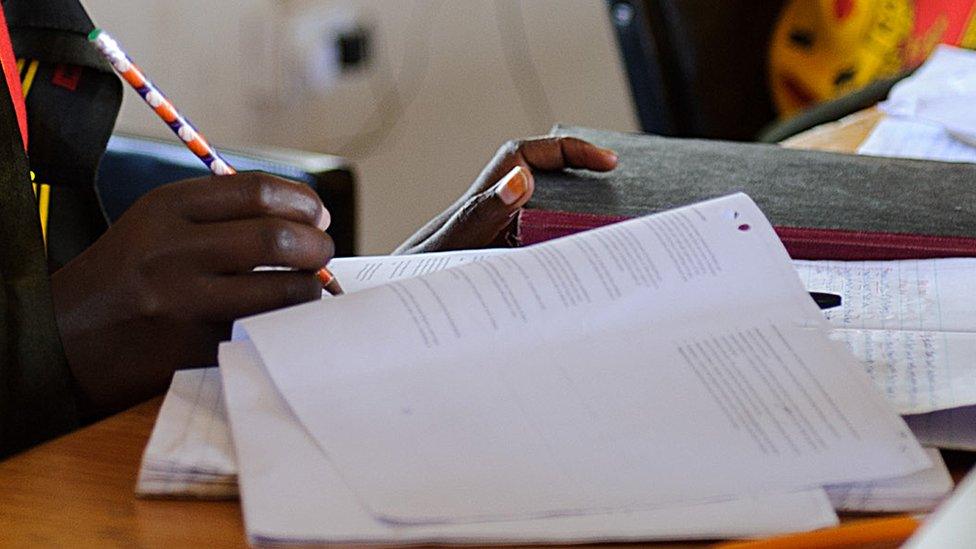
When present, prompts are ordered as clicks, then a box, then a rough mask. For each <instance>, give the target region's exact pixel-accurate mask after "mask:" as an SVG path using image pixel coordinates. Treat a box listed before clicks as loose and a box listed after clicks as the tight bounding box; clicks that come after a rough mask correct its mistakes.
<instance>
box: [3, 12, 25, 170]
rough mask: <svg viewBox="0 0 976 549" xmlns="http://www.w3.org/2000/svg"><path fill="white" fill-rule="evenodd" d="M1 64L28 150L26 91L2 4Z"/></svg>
mask: <svg viewBox="0 0 976 549" xmlns="http://www.w3.org/2000/svg"><path fill="white" fill-rule="evenodd" d="M0 64H2V65H3V75H4V77H6V79H7V88H8V89H9V90H10V98H11V99H12V100H13V102H14V111H16V112H17V124H18V125H20V137H21V139H22V140H23V141H24V150H25V151H26V150H27V105H26V104H25V103H24V91H23V89H22V88H21V87H20V74H19V73H18V72H17V57H15V56H14V47H13V44H11V42H10V33H9V32H8V31H7V17H6V16H5V15H4V14H3V7H2V6H0Z"/></svg>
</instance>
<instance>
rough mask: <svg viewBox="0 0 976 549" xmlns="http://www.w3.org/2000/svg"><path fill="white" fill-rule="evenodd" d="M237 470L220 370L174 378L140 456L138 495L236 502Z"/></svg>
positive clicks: (207, 370) (197, 370)
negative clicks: (233, 499)
mask: <svg viewBox="0 0 976 549" xmlns="http://www.w3.org/2000/svg"><path fill="white" fill-rule="evenodd" d="M236 474H237V464H236V462H235V460H234V448H233V446H232V445H231V442H230V428H229V426H228V425H227V419H226V415H225V414H224V403H223V399H222V397H221V385H220V373H219V372H218V370H217V368H204V369H196V370H183V371H179V372H176V374H175V375H174V376H173V382H172V384H171V385H170V389H169V392H167V393H166V398H165V399H164V400H163V406H162V407H161V408H160V410H159V416H158V419H157V421H156V425H155V427H153V432H152V435H151V436H150V437H149V443H148V445H147V446H146V451H145V453H144V454H143V456H142V465H141V467H140V469H139V479H138V482H137V483H136V493H137V494H139V495H141V496H159V495H165V496H171V495H174V494H179V495H184V496H195V497H201V498H228V497H235V496H237V477H236Z"/></svg>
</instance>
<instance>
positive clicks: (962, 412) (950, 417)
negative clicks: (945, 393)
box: [905, 406, 976, 452]
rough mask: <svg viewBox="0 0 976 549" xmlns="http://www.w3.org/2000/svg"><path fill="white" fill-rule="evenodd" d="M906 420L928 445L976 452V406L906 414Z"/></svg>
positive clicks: (917, 435) (920, 439)
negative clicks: (912, 414)
mask: <svg viewBox="0 0 976 549" xmlns="http://www.w3.org/2000/svg"><path fill="white" fill-rule="evenodd" d="M905 421H906V422H907V423H908V426H909V427H910V428H911V429H912V432H913V433H915V436H916V437H918V440H919V442H921V443H922V444H924V445H926V446H937V447H939V448H946V449H949V450H965V451H968V452H976V406H967V407H965V408H953V409H951V410H941V411H938V412H932V413H929V414H920V415H914V416H906V417H905Z"/></svg>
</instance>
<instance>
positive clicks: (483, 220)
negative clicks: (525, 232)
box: [413, 166, 535, 251]
mask: <svg viewBox="0 0 976 549" xmlns="http://www.w3.org/2000/svg"><path fill="white" fill-rule="evenodd" d="M534 189H535V187H534V181H533V179H532V174H531V173H530V172H529V170H528V169H526V168H525V167H523V166H516V167H515V168H513V169H512V170H511V171H510V172H508V174H507V175H505V177H503V178H502V179H501V180H500V181H498V183H496V184H495V185H493V186H492V187H490V188H488V189H487V190H485V191H484V192H482V193H481V194H477V195H475V196H473V197H471V198H470V199H469V200H468V201H467V202H465V203H464V205H462V206H461V208H460V209H458V211H457V212H455V213H454V215H453V216H451V218H450V219H448V221H447V223H445V224H444V226H443V227H441V228H440V230H438V231H437V232H436V233H435V234H434V235H432V236H431V238H430V239H428V240H427V241H426V242H425V243H424V244H423V245H421V246H420V247H419V248H417V249H416V250H413V251H435V250H460V249H470V248H483V247H485V246H488V245H491V244H493V243H495V242H496V241H498V240H499V237H500V236H502V232H504V231H506V230H507V229H508V227H509V226H510V225H511V222H512V216H514V215H515V214H516V213H518V211H519V210H520V209H521V208H522V206H524V205H525V203H526V202H528V201H529V199H530V198H532V191H533V190H534Z"/></svg>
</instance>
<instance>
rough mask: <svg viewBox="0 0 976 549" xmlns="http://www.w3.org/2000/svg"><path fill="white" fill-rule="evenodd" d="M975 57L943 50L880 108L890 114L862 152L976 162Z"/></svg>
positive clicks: (933, 54)
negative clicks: (975, 111) (973, 106)
mask: <svg viewBox="0 0 976 549" xmlns="http://www.w3.org/2000/svg"><path fill="white" fill-rule="evenodd" d="M974 101H976V52H972V51H969V50H964V49H960V48H954V47H951V46H944V45H943V46H939V47H938V48H937V49H936V50H935V52H933V53H932V55H931V56H930V57H929V59H928V60H927V61H926V62H925V64H924V65H922V67H921V68H919V69H918V70H917V71H916V72H915V74H913V75H912V76H911V77H909V78H906V79H905V80H903V81H901V82H899V83H898V84H897V85H896V86H895V87H894V88H893V89H892V90H891V93H890V94H889V96H888V100H887V101H885V102H883V103H881V109H882V110H884V112H885V113H886V114H887V115H888V116H887V117H886V118H885V119H884V120H882V121H881V122H880V123H879V124H878V125H877V127H875V129H874V130H873V131H872V133H871V135H870V136H869V137H868V139H867V140H866V141H865V142H864V143H863V144H862V145H861V148H860V149H859V151H858V152H860V153H861V154H870V155H873V156H892V157H901V158H919V159H925V160H941V161H945V162H976V146H974V145H976V113H974V112H973V109H972V105H973V102H974Z"/></svg>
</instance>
